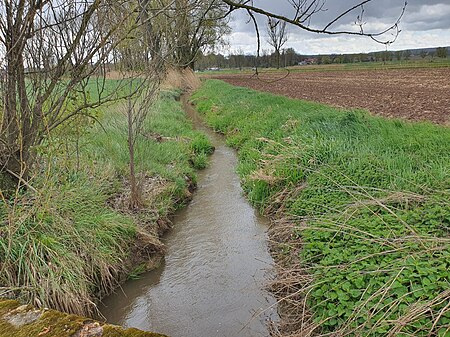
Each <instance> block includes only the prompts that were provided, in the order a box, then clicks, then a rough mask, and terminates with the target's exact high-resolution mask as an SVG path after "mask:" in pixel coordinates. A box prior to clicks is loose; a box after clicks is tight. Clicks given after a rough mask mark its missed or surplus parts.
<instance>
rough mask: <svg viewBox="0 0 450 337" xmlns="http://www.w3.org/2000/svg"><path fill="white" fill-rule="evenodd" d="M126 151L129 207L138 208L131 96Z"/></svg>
mask: <svg viewBox="0 0 450 337" xmlns="http://www.w3.org/2000/svg"><path fill="white" fill-rule="evenodd" d="M127 117H128V152H129V155H130V204H129V206H130V209H138V208H139V207H140V206H141V195H140V191H139V188H138V185H137V179H136V171H135V162H134V137H133V106H132V104H131V98H129V99H128V109H127Z"/></svg>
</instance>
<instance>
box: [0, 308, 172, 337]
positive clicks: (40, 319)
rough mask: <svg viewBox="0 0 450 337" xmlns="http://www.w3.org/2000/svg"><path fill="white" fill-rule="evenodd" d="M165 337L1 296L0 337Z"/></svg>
mask: <svg viewBox="0 0 450 337" xmlns="http://www.w3.org/2000/svg"><path fill="white" fill-rule="evenodd" d="M11 336H14V337H34V336H36V337H41V336H42V337H164V335H160V334H156V333H152V332H144V331H140V330H137V329H123V328H121V327H118V326H114V325H109V324H104V323H101V322H97V321H94V320H92V319H88V318H84V317H81V316H77V315H70V314H65V313H62V312H59V311H55V310H45V309H43V310H36V309H34V308H33V307H32V306H30V305H21V304H20V303H19V302H17V301H13V300H2V299H0V337H11Z"/></svg>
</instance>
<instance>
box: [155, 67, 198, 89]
mask: <svg viewBox="0 0 450 337" xmlns="http://www.w3.org/2000/svg"><path fill="white" fill-rule="evenodd" d="M200 84H201V82H200V79H199V78H198V77H197V75H195V74H194V72H193V71H192V70H191V69H176V68H170V69H168V70H167V72H166V77H165V79H164V80H163V83H162V88H163V89H181V90H183V91H193V90H195V89H197V88H199V87H200Z"/></svg>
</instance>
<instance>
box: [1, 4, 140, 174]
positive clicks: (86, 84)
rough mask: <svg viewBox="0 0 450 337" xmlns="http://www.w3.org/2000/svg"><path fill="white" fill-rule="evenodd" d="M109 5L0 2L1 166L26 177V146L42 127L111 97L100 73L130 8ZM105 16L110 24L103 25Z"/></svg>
mask: <svg viewBox="0 0 450 337" xmlns="http://www.w3.org/2000/svg"><path fill="white" fill-rule="evenodd" d="M109 5H110V4H109V2H108V1H102V0H81V1H80V0H69V1H63V0H43V1H31V0H29V1H25V0H13V1H6V0H5V1H2V2H1V3H0V12H1V13H2V16H1V18H0V45H1V46H2V49H3V51H4V59H3V60H2V62H1V64H2V65H3V67H4V70H2V72H3V71H4V76H2V80H3V83H2V87H3V91H2V92H1V96H0V100H1V102H2V109H3V111H2V121H1V126H0V130H1V133H0V170H2V171H6V172H8V173H9V174H11V175H12V176H14V177H15V178H16V179H19V180H26V179H27V177H28V175H29V172H30V169H31V167H32V165H33V162H34V159H35V157H34V153H33V147H34V146H35V145H37V144H39V143H41V142H42V141H43V140H44V139H45V138H46V137H47V136H48V134H49V132H51V131H52V130H54V129H55V128H57V127H58V126H60V125H62V124H63V123H65V122H66V121H68V120H70V119H71V118H72V117H74V116H76V115H77V114H80V113H86V111H88V110H87V108H90V107H97V106H99V105H100V104H102V103H104V102H107V101H110V100H113V99H116V95H115V94H113V93H107V92H106V90H105V81H104V77H103V76H102V74H104V65H105V63H106V62H107V61H108V58H109V56H110V52H111V50H112V49H113V48H114V44H115V43H116V42H114V40H113V39H112V36H113V35H114V34H115V33H116V32H117V31H118V28H119V27H123V24H124V22H125V21H127V20H128V19H129V15H130V13H132V12H131V11H129V8H130V4H129V3H127V1H119V2H115V8H121V10H122V11H115V12H112V11H110V6H109ZM111 17H114V21H113V22H114V24H109V25H105V24H104V23H105V22H106V21H110V20H109V19H111ZM130 29H134V27H130ZM88 88H91V89H92V91H95V93H93V92H92V93H91V94H90V93H89V89H88ZM74 102H75V104H74Z"/></svg>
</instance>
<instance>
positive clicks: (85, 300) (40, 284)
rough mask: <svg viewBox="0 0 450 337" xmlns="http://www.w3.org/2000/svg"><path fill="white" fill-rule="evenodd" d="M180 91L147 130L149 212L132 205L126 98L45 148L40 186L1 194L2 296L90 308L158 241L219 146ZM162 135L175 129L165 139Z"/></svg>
mask: <svg viewBox="0 0 450 337" xmlns="http://www.w3.org/2000/svg"><path fill="white" fill-rule="evenodd" d="M110 82H112V81H110ZM108 85H111V86H114V83H108ZM175 97H176V93H173V92H165V93H164V92H163V93H162V94H161V97H160V99H159V100H158V101H157V102H156V104H155V106H154V108H153V109H152V111H151V112H150V113H149V115H148V116H147V119H146V121H145V125H144V129H143V133H142V135H139V137H138V139H137V143H136V156H137V158H136V163H137V172H141V173H142V175H143V176H144V177H145V178H144V179H143V180H142V181H143V189H144V191H143V193H144V197H145V200H144V202H145V209H144V210H143V211H142V212H139V213H136V212H130V211H127V209H126V206H124V205H126V195H127V190H128V188H127V175H128V171H127V165H128V161H129V159H128V152H127V138H126V134H127V131H126V130H127V129H126V116H125V114H124V113H123V111H122V109H121V103H116V104H114V105H110V106H106V107H104V108H102V109H101V110H98V111H96V112H95V113H93V115H95V116H96V117H97V118H98V120H99V121H100V123H101V125H100V124H98V123H95V122H93V120H92V119H90V118H87V117H85V116H80V117H77V118H76V119H73V120H72V122H71V124H69V125H66V126H64V127H61V128H60V129H58V130H56V131H55V132H54V133H53V134H52V135H51V137H49V139H47V140H46V141H45V142H44V144H42V145H41V146H40V147H39V148H38V149H36V151H37V153H38V156H39V160H38V164H37V166H36V167H35V171H34V172H35V176H34V178H33V179H32V180H31V181H30V185H31V186H32V188H33V189H35V190H36V192H35V191H33V189H31V188H28V189H27V190H21V191H18V192H17V193H16V194H13V195H10V196H9V197H8V196H6V195H5V194H3V193H1V195H2V199H0V297H1V296H11V295H15V296H16V297H18V298H19V299H22V300H24V301H25V302H27V303H33V304H35V305H38V306H44V307H50V308H56V309H60V310H63V311H67V312H73V313H78V314H90V313H91V312H92V310H93V302H95V301H96V300H97V299H98V298H99V296H101V294H105V293H107V292H109V291H111V289H112V288H114V287H116V286H117V285H118V281H119V278H120V276H121V275H123V274H124V273H125V274H126V273H128V272H130V270H129V269H130V268H131V267H133V266H132V265H131V264H132V260H134V261H133V262H137V260H139V257H134V256H131V255H133V254H134V253H136V252H138V253H139V252H140V253H145V254H146V255H145V256H147V254H151V253H152V251H153V250H157V249H158V245H160V243H159V241H158V231H157V229H158V228H156V229H154V228H155V227H158V226H159V221H160V219H164V218H167V216H168V215H169V214H170V213H171V212H173V211H174V209H175V208H176V207H177V206H179V205H180V203H182V202H183V201H184V200H186V196H187V195H188V194H189V192H188V191H187V189H188V185H189V184H192V183H195V168H194V167H193V164H195V163H197V166H198V167H201V166H203V165H204V162H203V161H202V160H203V159H202V158H204V157H206V154H207V153H209V152H210V151H211V145H210V144H209V142H208V141H207V139H206V137H205V136H204V135H202V134H200V133H198V132H195V131H193V130H192V126H191V123H190V122H189V121H188V120H187V119H186V117H185V115H184V112H183V110H182V107H181V105H180V104H179V103H178V102H176V101H175ZM155 134H157V135H160V136H164V137H166V138H165V140H164V141H158V140H157V139H156V138H155V137H153V136H152V135H155ZM149 135H150V136H149ZM199 158H200V159H199ZM198 163H200V164H198Z"/></svg>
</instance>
